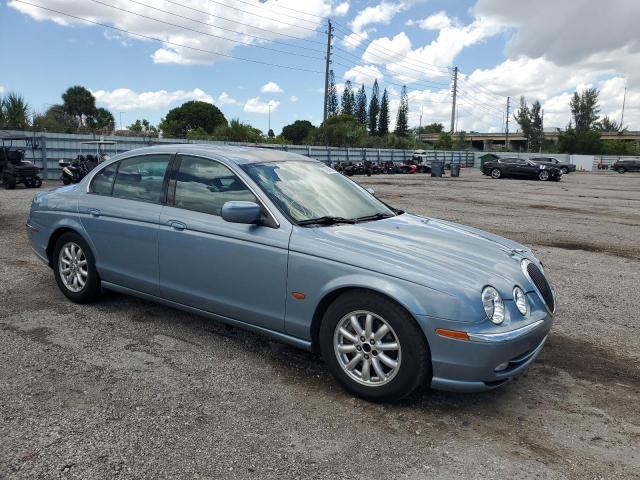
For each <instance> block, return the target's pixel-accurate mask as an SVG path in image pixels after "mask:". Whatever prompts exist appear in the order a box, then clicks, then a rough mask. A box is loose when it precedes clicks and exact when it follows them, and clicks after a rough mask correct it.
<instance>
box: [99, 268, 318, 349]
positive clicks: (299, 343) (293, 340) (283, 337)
mask: <svg viewBox="0 0 640 480" xmlns="http://www.w3.org/2000/svg"><path fill="white" fill-rule="evenodd" d="M102 288H104V289H105V290H112V291H114V292H118V293H123V294H125V295H131V296H133V297H138V298H142V299H144V300H149V301H151V302H155V303H160V304H162V305H166V306H168V307H172V308H176V309H178V310H183V311H185V312H189V313H193V314H195V315H199V316H201V317H207V318H211V319H212V320H218V321H220V322H223V323H226V324H228V325H233V326H234V327H240V328H243V329H245V330H250V331H252V332H255V333H259V334H262V335H266V336H268V337H271V338H273V339H274V340H278V341H280V342H283V343H287V344H289V345H292V346H294V347H297V348H301V349H303V350H308V351H312V348H311V342H310V341H308V340H303V339H301V338H298V337H292V336H291V335H287V334H286V333H281V332H275V331H273V330H269V329H268V328H263V327H259V326H257V325H251V324H250V323H246V322H241V321H240V320H235V319H233V318H229V317H223V316H222V315H216V314H215V313H211V312H207V311H205V310H200V309H199V308H194V307H189V306H188V305H183V304H181V303H176V302H172V301H171V300H166V299H164V298H160V297H156V296H154V295H149V294H148V293H142V292H138V291H137V290H132V289H130V288H127V287H121V286H120V285H116V284H114V283H109V282H104V281H103V282H102Z"/></svg>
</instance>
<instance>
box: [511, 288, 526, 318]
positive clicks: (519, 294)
mask: <svg viewBox="0 0 640 480" xmlns="http://www.w3.org/2000/svg"><path fill="white" fill-rule="evenodd" d="M513 301H514V302H516V307H517V308H518V311H519V312H520V313H521V314H522V315H526V314H527V312H528V310H529V304H528V303H527V296H526V295H525V294H524V292H523V291H522V289H521V288H520V287H514V289H513Z"/></svg>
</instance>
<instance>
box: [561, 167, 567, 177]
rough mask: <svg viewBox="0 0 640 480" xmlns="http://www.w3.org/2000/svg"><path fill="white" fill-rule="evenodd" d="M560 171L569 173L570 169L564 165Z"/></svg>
mask: <svg viewBox="0 0 640 480" xmlns="http://www.w3.org/2000/svg"><path fill="white" fill-rule="evenodd" d="M560 171H561V172H562V174H563V175H566V174H567V173H569V169H568V168H567V167H562V168H561V169H560Z"/></svg>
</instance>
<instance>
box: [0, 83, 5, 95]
mask: <svg viewBox="0 0 640 480" xmlns="http://www.w3.org/2000/svg"><path fill="white" fill-rule="evenodd" d="M4 91H5V88H4V87H3V86H2V85H0V95H3V94H4Z"/></svg>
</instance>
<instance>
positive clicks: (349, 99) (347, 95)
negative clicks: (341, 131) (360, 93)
mask: <svg viewBox="0 0 640 480" xmlns="http://www.w3.org/2000/svg"><path fill="white" fill-rule="evenodd" d="M341 113H342V114H343V115H351V116H352V117H353V116H355V113H356V97H355V95H354V93H353V87H352V86H351V80H347V81H346V82H345V84H344V90H343V92H342V110H341Z"/></svg>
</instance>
